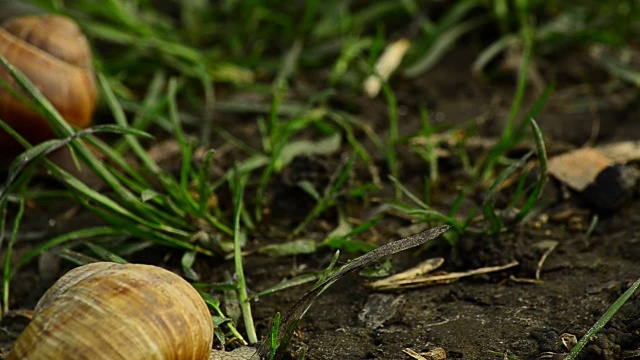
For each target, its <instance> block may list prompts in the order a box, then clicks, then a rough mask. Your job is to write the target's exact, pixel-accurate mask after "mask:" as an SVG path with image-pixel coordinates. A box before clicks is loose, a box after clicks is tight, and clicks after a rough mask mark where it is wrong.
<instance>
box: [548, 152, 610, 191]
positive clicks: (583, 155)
mask: <svg viewBox="0 0 640 360" xmlns="http://www.w3.org/2000/svg"><path fill="white" fill-rule="evenodd" d="M613 164H614V161H613V160H612V159H611V158H609V157H607V156H605V155H603V154H602V153H601V152H600V151H598V150H596V149H593V148H583V149H578V150H574V151H570V152H568V153H566V154H562V155H558V156H556V157H553V158H551V159H549V167H548V169H549V174H551V175H553V176H554V177H555V178H556V179H558V180H560V181H561V182H562V183H564V184H566V185H567V186H569V187H570V188H572V189H573V190H576V191H582V190H584V189H586V188H587V186H589V185H590V184H591V183H593V181H594V180H595V179H596V177H597V176H598V174H600V172H602V170H604V169H606V168H607V167H609V166H611V165H613Z"/></svg>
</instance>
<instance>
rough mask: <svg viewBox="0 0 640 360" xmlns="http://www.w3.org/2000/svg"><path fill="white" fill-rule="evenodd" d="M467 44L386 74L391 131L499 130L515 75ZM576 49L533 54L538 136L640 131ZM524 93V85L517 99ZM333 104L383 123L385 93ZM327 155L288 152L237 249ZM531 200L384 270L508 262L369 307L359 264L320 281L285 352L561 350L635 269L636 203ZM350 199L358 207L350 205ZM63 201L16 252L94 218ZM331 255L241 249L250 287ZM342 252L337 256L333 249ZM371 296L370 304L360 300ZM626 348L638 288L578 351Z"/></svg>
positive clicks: (42, 210)
mask: <svg viewBox="0 0 640 360" xmlns="http://www.w3.org/2000/svg"><path fill="white" fill-rule="evenodd" d="M475 55H476V53H475V52H473V51H471V50H468V51H458V52H455V53H453V54H451V55H449V56H448V58H446V59H445V60H444V61H442V62H441V63H440V65H439V66H437V67H436V68H434V69H433V70H432V71H430V72H429V73H427V74H425V75H423V76H422V77H420V78H418V79H415V80H411V81H408V80H397V81H395V82H393V83H392V86H393V88H394V90H395V91H396V95H397V97H398V104H399V109H400V123H401V124H402V129H401V130H402V133H404V134H409V133H412V132H413V131H415V130H416V129H417V128H418V127H419V112H418V110H419V107H420V106H423V105H427V106H428V107H429V110H430V111H431V112H432V121H433V123H434V125H438V126H439V125H442V124H456V123H461V122H463V121H468V120H469V119H472V118H475V117H477V116H480V115H482V116H484V117H485V118H486V122H485V123H484V124H483V125H482V126H481V128H480V133H481V134H482V135H484V136H488V137H491V136H494V137H495V136H497V135H499V134H500V132H501V129H502V122H503V120H504V119H505V118H506V115H507V114H508V110H509V106H510V104H511V101H512V99H513V96H514V90H513V89H514V82H515V81H514V79H513V78H514V76H515V75H513V74H514V73H513V72H509V71H505V72H504V73H503V78H502V80H493V81H491V82H488V81H483V80H480V79H477V78H474V77H473V76H472V75H471V74H470V73H469V71H468V70H467V69H469V68H470V61H471V59H474V58H475ZM584 56H586V55H584V54H582V53H578V54H567V55H566V57H563V58H562V59H560V60H561V61H557V60H558V59H555V60H554V61H555V62H554V66H553V72H551V71H545V69H546V67H545V66H544V65H545V64H544V63H542V64H541V66H540V68H541V69H542V75H543V78H544V79H548V81H551V80H554V79H555V80H558V85H557V88H556V91H555V92H554V94H553V95H552V97H551V99H550V101H549V103H548V104H547V106H546V108H545V111H544V113H543V114H541V115H540V116H538V118H537V119H536V120H537V121H538V122H539V123H540V125H541V128H542V130H543V133H544V135H545V137H546V138H545V140H546V141H547V143H548V144H549V151H550V154H553V153H554V151H555V152H558V151H560V150H554V147H553V146H552V145H551V144H554V143H556V144H562V145H563V146H564V147H562V149H566V148H569V147H572V146H575V147H579V146H581V145H583V144H585V143H587V142H589V141H593V140H596V141H597V143H599V144H600V143H607V142H613V141H619V140H636V139H638V138H640V122H638V119H637V117H638V110H637V106H635V105H634V97H635V96H636V95H635V94H636V93H637V90H635V89H631V90H629V88H626V87H622V88H621V90H619V91H618V92H613V93H605V92H604V90H600V89H601V88H602V87H601V86H600V85H602V84H603V83H604V82H606V81H609V79H608V78H607V76H606V75H605V74H603V73H600V72H598V71H597V70H594V69H593V68H592V64H589V63H588V61H581V62H576V61H574V60H573V59H581V58H584ZM587 85H588V86H587ZM586 87H589V88H590V89H591V90H590V91H589V96H593V97H596V98H598V100H599V101H600V102H599V104H601V106H600V107H598V108H596V110H595V111H590V110H588V108H589V107H586V108H585V110H584V111H579V109H582V108H584V107H581V106H580V105H584V104H585V103H587V101H586V100H585V99H586V98H587V96H586V95H585V93H584V92H583V90H584V89H585V88H586ZM538 90H540V89H538ZM532 92H535V89H534V90H533V91H532ZM535 95H536V94H532V95H531V97H530V99H529V103H531V102H532V101H533V100H534V99H535ZM620 99H623V100H620ZM345 102H346V103H347V105H348V106H350V107H352V109H353V108H355V109H356V110H357V112H359V116H360V117H361V118H362V119H366V120H367V121H370V123H371V125H372V126H373V127H374V128H376V129H379V130H380V131H381V132H382V131H384V130H383V129H384V128H385V127H386V125H385V124H386V121H387V105H386V104H385V102H384V101H383V100H382V99H380V98H379V99H374V100H370V99H366V98H364V97H363V98H356V99H351V100H348V101H345ZM576 109H578V110H576ZM244 120H245V121H242V119H238V117H236V116H233V115H221V116H220V118H219V121H221V123H220V124H221V125H222V126H224V125H225V123H226V122H228V124H235V125H234V129H235V130H233V131H234V132H238V133H242V135H245V136H255V135H252V134H255V129H253V130H251V129H250V126H251V124H253V122H252V120H251V121H247V119H246V117H245V119H244ZM594 122H596V123H597V124H599V131H598V132H597V133H594V132H593V129H594V126H593V124H594ZM238 123H240V124H241V126H239V125H237V124H238ZM217 145H219V144H214V146H217ZM555 149H558V147H555ZM402 159H403V172H402V180H403V182H404V183H406V184H408V185H409V186H410V187H416V186H420V185H419V184H421V183H422V179H423V177H424V176H425V174H427V171H428V170H427V169H426V165H425V163H424V162H423V161H421V160H418V159H417V158H416V157H415V155H411V154H408V155H407V156H406V157H403V158H402ZM339 161H340V160H339V159H337V158H336V159H324V158H312V159H306V160H300V159H298V160H297V162H294V164H293V165H292V166H293V167H295V168H296V170H295V171H294V172H285V173H283V174H281V175H280V177H278V183H275V184H273V186H272V188H271V189H272V192H271V193H270V194H269V200H270V210H271V212H270V213H271V218H270V220H269V221H271V223H269V224H266V225H265V229H266V230H265V231H264V232H263V233H262V235H261V236H256V237H254V239H253V240H252V241H251V243H250V244H249V248H250V249H256V248H258V247H259V246H261V245H264V244H266V243H268V242H272V241H282V239H283V238H284V236H282V235H284V234H286V229H287V228H288V227H290V226H292V225H293V226H295V225H296V224H297V222H298V221H299V220H300V214H301V213H302V214H304V212H303V210H308V209H309V204H310V202H309V201H310V200H305V198H304V196H306V195H305V194H304V193H301V192H300V193H295V192H293V190H292V189H296V188H295V187H292V186H291V184H293V183H295V182H296V181H299V180H300V179H301V178H304V179H310V180H312V181H316V182H318V183H319V184H325V183H326V182H327V181H328V179H327V178H326V175H327V169H333V168H335V166H336V165H335V164H337V163H338V162H339ZM443 161H444V163H443V169H444V170H446V169H451V170H450V173H445V174H443V177H444V178H445V179H447V181H450V182H451V183H455V182H456V181H457V180H456V178H455V176H456V172H455V171H454V169H455V166H456V165H455V164H447V163H446V161H447V160H446V159H445V160H443ZM381 163H382V162H381ZM289 171H290V170H289ZM383 174H384V171H383ZM292 176H293V177H295V178H292ZM416 184H417V185H416ZM436 190H437V191H438V192H437V193H436V192H435V191H434V194H433V198H434V199H435V200H436V201H438V203H439V204H440V206H442V208H443V209H446V205H447V203H450V202H451V201H452V199H453V198H454V197H455V195H456V194H455V193H453V192H452V188H451V187H448V186H445V184H441V185H440V186H439V187H438V188H437V189H436ZM222 200H223V201H224V199H222ZM542 203H544V204H545V205H546V208H545V209H544V210H543V211H542V212H541V213H540V214H539V215H538V216H536V217H535V218H534V219H532V220H530V221H528V222H527V223H525V224H522V225H520V226H518V227H516V228H515V229H514V231H512V232H509V233H505V234H501V235H494V236H489V235H486V236H479V235H471V234H468V235H463V236H462V237H461V239H460V243H459V244H458V246H457V247H456V248H454V249H452V248H451V247H449V246H447V245H446V244H444V241H440V243H439V245H440V246H436V247H431V248H429V249H428V250H422V251H417V250H416V251H413V252H407V253H404V254H401V255H398V256H395V257H394V258H393V269H394V271H395V272H397V271H401V270H404V269H407V268H409V267H410V266H412V265H414V264H416V263H418V262H419V261H421V260H424V259H426V258H429V257H433V256H443V257H444V258H445V259H446V262H445V265H444V268H445V270H447V271H466V270H470V269H475V268H479V267H483V266H492V265H502V264H506V263H508V262H510V261H512V260H517V261H519V262H520V265H519V266H518V267H516V268H513V269H510V270H507V271H502V272H497V273H492V274H489V275H481V276H476V277H470V278H465V279H462V280H459V281H457V282H453V283H450V284H443V285H437V286H430V287H425V288H420V289H415V290H407V291H403V292H401V293H393V292H392V293H390V295H389V296H388V297H383V298H381V299H383V300H384V301H382V302H383V304H384V305H383V306H382V308H381V309H382V310H380V308H375V306H374V304H377V303H379V302H380V301H381V299H378V298H372V297H378V296H380V295H379V293H375V292H372V291H371V290H369V289H367V288H366V287H365V284H366V283H367V282H368V281H369V280H367V279H366V278H363V277H360V276H358V275H357V274H354V275H350V276H349V277H348V278H346V279H343V280H341V281H339V282H338V283H336V284H335V285H334V286H333V287H331V288H330V289H329V290H327V291H326V292H325V293H324V294H323V295H322V296H321V297H320V298H319V299H318V300H317V301H316V302H315V304H314V306H313V307H312V308H311V309H310V311H309V312H308V313H307V315H306V316H305V318H304V320H303V321H302V322H301V323H300V326H299V332H298V333H297V337H296V338H295V339H294V344H293V346H292V356H293V357H294V358H295V356H296V354H298V353H300V351H301V349H302V348H306V349H307V350H308V355H307V358H308V359H405V358H406V359H408V358H409V357H408V356H407V355H405V354H403V353H402V350H403V349H405V348H410V349H413V350H415V351H417V352H426V351H429V350H433V349H435V348H441V349H444V351H445V352H446V354H447V358H449V359H491V358H501V356H502V355H496V354H494V353H500V354H505V353H507V354H510V355H515V356H517V357H518V358H520V359H539V358H541V356H545V354H546V356H549V357H548V358H550V359H559V358H561V357H560V356H561V355H559V354H562V353H566V352H567V347H566V346H565V345H563V342H562V338H566V336H567V335H566V334H573V335H575V336H576V337H577V338H578V339H580V337H581V336H582V335H583V334H584V333H585V332H586V331H587V330H588V329H589V328H590V327H591V326H592V325H593V324H594V323H595V321H596V320H597V319H598V318H599V317H600V316H601V315H602V314H603V313H604V312H605V311H606V310H607V308H608V307H609V306H610V305H611V304H612V303H613V302H614V301H615V300H616V299H617V298H618V297H619V296H620V295H621V294H622V293H623V292H624V291H625V290H626V289H627V288H628V287H629V286H630V285H631V283H633V281H635V280H636V279H637V278H638V276H640V271H639V267H638V263H639V262H640V203H639V202H638V201H637V199H636V198H635V197H633V196H631V197H630V199H628V200H627V201H626V202H624V204H623V205H622V206H621V208H619V209H616V210H615V211H608V212H607V213H606V214H601V217H600V222H599V224H598V225H597V227H596V229H595V231H594V232H593V233H592V234H591V235H590V236H589V237H587V236H585V232H586V229H587V227H588V224H589V222H590V221H591V217H592V209H590V208H589V207H588V206H587V205H584V204H583V203H582V202H581V201H580V200H579V197H578V196H576V194H573V193H570V192H568V191H567V190H566V189H563V188H562V186H560V185H559V184H558V183H556V182H554V181H550V182H549V184H548V185H547V189H546V190H545V193H544V195H543V198H542ZM359 206H362V205H361V204H356V207H359ZM375 206H377V204H371V205H370V208H364V209H360V214H358V211H356V210H354V211H353V212H354V213H355V214H356V215H362V217H363V218H364V217H365V216H366V215H367V213H368V212H369V211H373V208H374V207H375ZM69 208H70V205H69V204H33V207H32V208H30V209H29V211H28V214H27V216H26V218H25V223H24V225H23V227H22V229H21V232H22V236H21V238H23V239H27V240H24V241H21V243H20V245H19V246H18V248H17V251H18V252H24V251H25V250H26V249H28V248H30V247H32V246H33V243H30V242H29V241H28V238H29V237H32V238H35V239H37V238H42V234H43V232H44V233H46V234H47V236H50V235H51V234H53V233H60V232H63V231H67V230H68V229H71V228H77V227H81V226H86V224H87V223H89V222H95V221H97V220H95V219H93V218H92V217H91V216H90V215H88V214H87V213H86V211H85V210H79V209H78V211H77V212H74V213H69V214H68V215H69V216H61V215H60V214H62V213H64V212H66V211H69ZM333 215H335V214H333ZM50 219H55V221H53V222H52V220H50ZM323 221H324V222H329V223H331V222H332V221H334V217H333V216H332V214H328V215H325V216H324V217H323V218H322V219H321V221H316V222H315V223H313V224H312V225H311V226H310V228H309V230H308V233H307V235H308V236H310V237H318V238H321V237H322V235H324V234H326V232H327V231H329V230H331V229H332V226H329V225H326V224H323ZM410 225H411V224H410V223H409V222H407V221H406V220H403V219H395V218H389V219H387V220H384V221H382V222H381V223H379V224H378V225H376V232H375V233H374V232H369V233H366V234H364V236H363V237H362V240H366V241H374V242H376V243H377V244H383V243H387V242H388V241H391V240H394V239H397V238H400V237H401V236H400V235H399V234H402V233H404V232H407V231H411V230H410V228H409V226H410ZM283 229H284V230H283ZM279 234H280V235H279ZM547 240H554V241H557V242H558V246H557V248H556V249H555V250H554V251H553V252H551V253H550V255H549V256H548V258H547V259H546V262H544V264H543V267H542V270H541V280H542V281H540V282H535V283H534V282H531V281H527V280H530V279H533V278H534V277H535V271H536V268H537V264H538V261H539V260H540V258H541V256H542V255H543V253H544V251H543V250H541V249H540V247H539V246H537V244H539V243H540V242H541V241H547ZM25 244H26V245H25ZM167 254H171V252H170V251H169V250H156V252H144V253H142V254H141V255H138V256H137V257H136V258H135V259H133V260H137V261H141V262H153V263H157V264H162V265H163V266H166V267H169V268H172V269H173V270H176V271H177V270H178V269H179V257H178V255H176V256H170V255H167ZM331 256H332V252H331V251H327V250H323V251H320V252H319V253H317V254H314V255H313V256H304V257H300V256H299V257H295V258H277V259H274V258H267V257H262V256H258V255H251V256H247V257H246V259H245V272H246V276H247V278H248V286H249V288H250V290H251V291H254V292H257V291H260V290H263V289H265V288H268V287H269V286H271V285H273V284H276V283H278V282H279V281H281V280H282V279H285V278H288V277H291V276H292V275H295V274H297V273H299V272H300V271H310V270H320V269H323V268H324V267H326V266H327V265H328V262H329V260H330V258H331ZM352 256H353V255H350V256H345V255H343V258H342V259H341V260H342V261H346V260H347V259H348V258H349V257H352ZM14 258H17V256H16V255H14ZM197 266H198V268H197V269H196V270H197V271H199V272H200V273H201V274H203V275H204V276H203V280H204V281H222V280H223V278H222V272H223V271H232V269H233V265H232V263H231V262H229V261H223V260H221V259H215V260H212V259H200V261H199V263H198V264H197ZM69 267H70V265H68V264H67V263H65V262H56V261H51V259H41V260H40V261H39V263H36V262H34V263H33V264H30V265H29V266H27V267H24V268H23V269H22V270H21V271H20V272H19V273H18V274H17V275H16V276H15V278H14V279H13V282H12V287H11V296H12V297H11V307H12V309H20V308H25V309H29V308H32V307H33V305H34V304H35V302H36V301H37V299H38V298H39V296H40V295H41V294H42V293H43V291H44V290H45V289H46V288H47V287H48V286H50V285H51V283H52V282H53V281H55V278H56V277H57V276H59V274H60V273H62V272H64V271H65V270H66V269H67V268H69ZM306 290H308V286H305V287H298V288H294V289H289V290H286V291H282V292H278V293H275V294H273V295H269V296H266V297H263V298H260V299H259V301H256V302H255V303H253V309H254V317H255V319H256V322H257V326H258V333H259V334H261V335H265V334H267V333H268V327H269V323H270V320H271V319H272V318H273V316H274V314H275V313H276V312H277V311H281V312H282V311H285V310H286V309H287V307H288V306H289V305H290V304H291V303H292V302H293V301H295V300H296V299H297V298H299V297H300V296H302V294H304V292H305V291H306ZM369 299H371V302H370V303H369V306H365V305H366V304H367V303H368V301H369ZM376 301H377V302H376ZM365 307H366V308H367V313H368V314H371V313H374V314H377V315H378V316H381V319H382V320H380V321H377V322H375V321H374V322H371V321H367V319H369V318H366V317H364V315H361V313H362V312H363V310H364V309H365ZM385 312H389V314H386V315H388V316H383V315H385V314H384V313H385ZM367 316H371V315H367ZM363 318H364V321H363ZM4 326H5V329H7V330H8V332H7V333H5V334H3V339H4V343H5V344H6V348H9V347H10V344H11V341H12V339H13V335H15V332H16V331H18V330H17V329H19V328H20V326H24V321H22V320H21V317H20V316H16V317H11V318H7V319H5V320H4ZM563 334H564V335H563ZM638 349H640V299H639V298H638V296H637V295H635V296H633V297H632V298H631V299H630V300H629V301H628V303H627V304H626V305H625V306H624V307H623V308H622V310H621V311H620V312H619V313H618V314H617V315H616V316H615V317H614V318H613V320H612V321H611V322H610V323H609V324H608V325H607V326H606V328H605V330H604V331H603V332H601V333H600V334H599V335H597V336H596V337H595V338H594V339H592V341H591V342H590V343H589V345H588V346H587V348H586V349H585V350H584V351H583V355H582V358H583V359H621V358H623V356H624V357H627V358H629V357H632V356H634V355H637V354H638ZM553 354H555V355H553ZM554 356H555V357H554Z"/></svg>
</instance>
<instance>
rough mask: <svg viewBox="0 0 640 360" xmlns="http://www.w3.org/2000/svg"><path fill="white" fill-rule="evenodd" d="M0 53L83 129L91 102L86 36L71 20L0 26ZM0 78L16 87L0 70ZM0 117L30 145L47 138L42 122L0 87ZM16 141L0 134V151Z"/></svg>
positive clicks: (24, 20)
mask: <svg viewBox="0 0 640 360" xmlns="http://www.w3.org/2000/svg"><path fill="white" fill-rule="evenodd" d="M0 54H2V55H3V56H4V57H5V58H6V59H7V60H8V61H9V63H11V64H12V65H13V66H15V67H16V68H18V69H19V70H20V71H22V72H23V73H24V74H25V75H26V76H27V77H28V78H29V79H30V80H31V81H32V82H33V83H34V84H35V85H36V86H37V87H38V89H39V90H40V91H41V92H42V93H43V94H44V96H45V97H47V99H49V101H50V102H51V103H52V104H53V106H54V107H55V108H56V109H57V110H58V112H59V113H60V114H61V115H62V117H63V118H64V119H65V120H66V121H67V122H69V123H71V124H73V125H75V126H77V127H80V128H84V127H86V126H88V125H89V123H90V122H91V117H92V115H93V111H94V109H95V104H96V96H97V89H96V82H95V76H94V73H93V69H92V68H91V49H90V47H89V44H88V41H87V38H86V37H85V36H84V35H83V34H82V32H81V31H80V29H79V28H78V25H77V24H76V23H74V22H73V21H72V20H71V19H69V18H66V17H64V16H59V15H44V16H23V17H18V18H15V19H11V20H9V21H7V22H5V23H4V24H3V26H2V28H0ZM0 77H2V78H4V79H5V80H7V81H8V82H9V83H10V84H11V85H12V86H13V88H14V89H18V86H17V84H15V82H14V81H13V79H12V78H11V76H10V75H9V74H8V73H7V72H5V71H4V69H0ZM0 119H2V120H3V121H5V122H7V123H8V124H9V125H10V126H11V127H12V128H13V129H14V130H16V131H17V132H18V133H20V134H21V135H22V136H24V137H25V138H26V139H27V140H29V141H30V142H31V143H37V142H41V141H43V140H46V139H49V138H53V137H54V134H53V132H52V130H51V129H50V128H49V125H48V124H47V122H46V120H45V119H43V118H42V117H41V116H40V115H38V114H37V113H36V112H34V111H33V110H31V109H30V108H29V107H28V106H27V105H25V104H23V103H22V102H20V101H19V100H18V99H16V98H15V97H14V96H13V95H12V94H11V93H9V92H7V91H6V90H4V89H3V88H2V87H0ZM15 147H17V143H16V142H15V141H14V140H13V139H12V138H11V136H10V135H9V134H7V133H5V132H4V131H0V149H2V148H15Z"/></svg>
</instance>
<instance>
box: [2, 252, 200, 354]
mask: <svg viewBox="0 0 640 360" xmlns="http://www.w3.org/2000/svg"><path fill="white" fill-rule="evenodd" d="M212 341H213V323H212V321H211V316H210V314H209V311H208V309H207V306H206V304H205V303H204V300H203V299H202V297H201V296H200V295H199V294H198V292H197V291H196V290H195V289H194V288H193V287H192V286H191V285H190V284H189V283H188V282H186V281H185V280H184V279H182V278H181V277H179V276H178V275H176V274H174V273H172V272H170V271H168V270H165V269H162V268H159V267H156V266H151V265H139V264H127V265H122V264H116V263H107V262H98V263H93V264H89V265H85V266H81V267H78V268H76V269H74V270H71V271H69V272H68V273H67V274H66V275H64V276H63V277H62V278H60V280H58V281H57V282H56V283H55V284H54V285H53V286H52V287H51V288H50V289H49V290H48V291H47V292H46V293H45V295H44V296H43V297H42V299H40V301H39V302H38V304H37V305H36V308H35V310H34V313H33V319H32V320H31V322H30V323H29V325H28V326H27V328H26V329H25V330H24V332H23V333H22V334H21V335H20V337H19V338H18V340H17V341H16V344H15V346H14V349H13V350H12V352H11V353H10V354H9V357H8V359H9V360H18V359H30V360H41V359H69V360H74V359H97V360H107V359H108V360H118V359H122V360H124V359H127V360H142V359H157V360H160V359H166V360H170V359H173V360H187V359H193V360H205V359H208V358H209V355H210V351H211V345H212Z"/></svg>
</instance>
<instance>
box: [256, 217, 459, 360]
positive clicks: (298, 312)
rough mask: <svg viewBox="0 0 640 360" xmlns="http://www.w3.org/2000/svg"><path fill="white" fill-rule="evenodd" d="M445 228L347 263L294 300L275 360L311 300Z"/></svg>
mask: <svg viewBox="0 0 640 360" xmlns="http://www.w3.org/2000/svg"><path fill="white" fill-rule="evenodd" d="M448 229H449V226H448V225H443V226H439V227H436V228H433V229H429V230H426V231H423V232H421V233H419V234H416V235H412V236H409V237H406V238H404V239H400V240H396V241H393V242H391V243H388V244H386V245H383V246H381V247H379V248H377V249H375V250H373V251H371V252H369V253H367V254H365V255H362V256H360V257H358V258H356V259H354V260H352V261H350V262H349V263H348V264H347V265H345V266H343V267H342V268H341V269H340V270H338V271H336V272H335V273H333V274H331V275H329V276H328V277H327V278H326V279H325V280H324V281H323V282H322V283H320V284H319V285H317V286H316V287H314V288H313V289H312V290H310V291H309V292H307V293H306V294H304V296H302V297H301V298H300V299H298V301H296V302H295V303H294V304H293V305H292V306H291V308H290V309H289V310H288V311H287V313H286V314H285V315H284V316H283V317H282V320H281V325H280V327H279V329H278V340H279V343H280V346H282V348H280V349H278V350H279V351H278V354H277V356H275V357H274V358H276V359H277V358H279V357H281V356H282V355H283V353H284V350H285V347H286V344H288V342H289V341H290V339H291V337H292V335H293V331H295V328H296V326H297V324H298V322H299V321H300V319H302V317H303V316H304V314H305V313H306V312H307V310H309V307H311V305H312V304H313V301H314V300H315V299H316V298H317V297H318V296H319V295H320V294H321V293H322V292H323V291H325V290H326V289H327V288H328V287H329V286H331V285H332V284H333V283H335V282H336V281H338V280H340V279H341V278H342V277H344V276H345V275H347V274H349V273H351V272H353V271H355V270H358V269H361V268H362V267H364V266H366V265H368V264H371V263H372V262H374V261H377V260H379V259H381V258H383V257H385V256H389V255H393V254H396V253H398V252H401V251H404V250H407V249H410V248H413V247H416V246H419V245H422V244H424V243H426V242H428V241H430V240H433V239H435V238H437V237H438V236H440V235H441V234H442V233H444V232H445V231H447V230H448ZM270 352H271V349H270V342H263V343H262V344H261V345H260V347H259V348H258V354H259V355H260V356H262V357H268V356H269V353H270Z"/></svg>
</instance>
